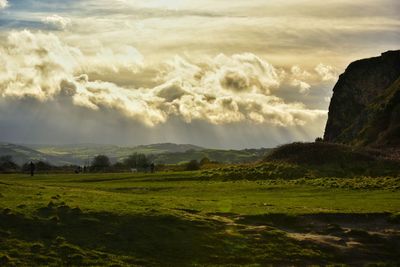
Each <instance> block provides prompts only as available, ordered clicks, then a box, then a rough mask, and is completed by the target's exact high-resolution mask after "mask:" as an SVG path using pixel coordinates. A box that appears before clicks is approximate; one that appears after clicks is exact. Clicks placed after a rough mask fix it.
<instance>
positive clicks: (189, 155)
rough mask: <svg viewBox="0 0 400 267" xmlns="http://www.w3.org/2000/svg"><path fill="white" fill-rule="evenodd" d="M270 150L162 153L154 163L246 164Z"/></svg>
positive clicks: (209, 150) (258, 158)
mask: <svg viewBox="0 0 400 267" xmlns="http://www.w3.org/2000/svg"><path fill="white" fill-rule="evenodd" d="M270 151H271V149H268V148H260V149H244V150H218V149H204V150H188V151H186V152H181V153H164V154H159V155H156V157H155V162H157V163H165V164H176V163H181V162H187V161H188V160H193V159H195V160H198V161H199V160H201V159H202V158H204V157H207V158H209V159H210V160H211V161H217V162H220V163H247V162H254V161H257V160H260V159H262V158H263V157H265V155H266V154H268V153H269V152H270Z"/></svg>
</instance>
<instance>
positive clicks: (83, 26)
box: [0, 0, 400, 148]
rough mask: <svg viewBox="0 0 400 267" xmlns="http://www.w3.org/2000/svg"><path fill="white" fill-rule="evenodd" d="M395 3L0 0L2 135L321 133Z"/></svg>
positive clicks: (246, 139)
mask: <svg viewBox="0 0 400 267" xmlns="http://www.w3.org/2000/svg"><path fill="white" fill-rule="evenodd" d="M398 10H400V2H399V1H397V0H380V1H377V0H374V1H373V0H353V1H347V0H331V1H317V0H279V1H278V0H269V1H265V0H229V1H228V0H196V1H194V0H185V1H184V0H147V1H136V0H108V1H105V0H96V1H95V0H70V1H65V0H64V1H61V0H0V141H5V142H13V143H40V144H74V143H100V144H117V145H139V144H151V143H161V142H174V143H191V144H196V145H201V146H204V147H216V148H257V147H274V146H276V145H279V144H283V143H288V142H293V141H311V140H314V139H315V138H316V137H319V136H323V132H324V128H325V124H326V120H327V112H328V108H329V101H330V97H331V96H332V89H333V86H334V85H335V83H336V81H337V79H338V77H339V75H340V74H341V73H343V72H344V70H345V69H346V67H347V65H348V64H349V63H350V62H352V61H354V60H357V59H361V58H367V57H373V56H378V55H380V54H381V53H382V52H384V51H387V50H395V49H399V44H400V15H399V13H398Z"/></svg>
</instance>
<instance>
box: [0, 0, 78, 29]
mask: <svg viewBox="0 0 400 267" xmlns="http://www.w3.org/2000/svg"><path fill="white" fill-rule="evenodd" d="M0 1H1V0H0ZM42 22H43V23H45V24H49V25H52V26H55V27H56V28H58V29H61V30H65V29H66V28H67V27H69V26H70V25H71V23H72V21H71V19H70V18H66V17H61V16H59V15H56V14H55V15H52V16H47V17H45V18H43V19H42Z"/></svg>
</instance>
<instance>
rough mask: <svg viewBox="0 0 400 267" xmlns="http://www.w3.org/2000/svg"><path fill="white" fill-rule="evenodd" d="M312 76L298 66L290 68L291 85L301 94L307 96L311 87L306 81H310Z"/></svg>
mask: <svg viewBox="0 0 400 267" xmlns="http://www.w3.org/2000/svg"><path fill="white" fill-rule="evenodd" d="M311 77H312V75H311V74H310V73H309V72H308V71H306V70H302V69H301V68H300V67H299V66H297V65H295V66H293V67H292V68H291V85H292V86H295V87H298V88H299V92H300V93H301V94H308V93H309V92H310V89H311V85H310V84H309V83H307V82H306V80H309V79H311Z"/></svg>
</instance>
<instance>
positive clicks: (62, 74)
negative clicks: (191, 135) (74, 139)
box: [0, 31, 326, 126]
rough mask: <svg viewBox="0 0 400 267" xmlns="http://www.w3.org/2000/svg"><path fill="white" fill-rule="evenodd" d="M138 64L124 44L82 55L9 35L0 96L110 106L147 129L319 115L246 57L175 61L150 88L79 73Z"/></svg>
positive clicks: (293, 121) (51, 42)
mask: <svg viewBox="0 0 400 267" xmlns="http://www.w3.org/2000/svg"><path fill="white" fill-rule="evenodd" d="M88 62H89V63H88ZM141 64H143V57H142V56H141V55H140V53H139V52H138V51H137V50H136V49H134V48H131V47H124V48H122V49H119V51H114V50H104V51H100V52H99V53H98V54H97V55H85V54H84V53H83V52H82V51H81V50H80V49H78V48H75V47H71V46H69V45H67V44H65V43H63V42H62V41H61V40H60V39H59V38H58V37H56V36H55V35H53V34H44V33H40V32H39V33H32V32H29V31H21V32H12V33H11V34H10V35H9V37H8V40H7V42H6V44H5V45H3V46H2V47H0V95H1V96H2V97H14V98H24V97H32V98H36V99H39V100H41V101H51V100H52V99H54V98H55V97H58V96H60V95H62V96H66V97H70V98H71V100H72V101H73V102H74V103H75V104H76V105H79V106H84V107H87V108H90V109H94V110H96V109H104V108H105V109H114V110H117V111H120V112H121V113H122V114H124V115H125V116H128V117H131V118H133V119H135V120H138V121H141V122H143V123H144V124H146V125H149V126H154V125H157V124H160V123H164V122H166V121H167V120H168V119H169V118H170V117H172V116H174V117H179V118H182V119H183V120H184V121H186V122H191V121H193V120H203V121H207V122H209V123H212V124H227V123H233V122H242V121H251V122H254V123H270V124H274V125H280V126H289V125H291V126H293V125H304V124H306V123H307V122H310V121H313V120H316V119H317V118H319V117H321V116H325V115H326V112H325V111H323V110H313V109H308V108H307V107H306V106H305V105H303V104H301V103H286V102H285V101H284V100H283V99H282V98H279V97H277V96H275V95H274V94H273V92H274V90H275V89H277V88H279V86H280V84H281V82H282V77H281V74H280V71H279V70H277V69H276V68H275V67H274V66H272V65H271V64H269V63H268V62H266V61H264V60H263V59H261V58H259V57H257V56H256V55H254V54H250V53H245V54H236V55H232V56H227V55H224V54H221V55H218V56H216V57H214V58H210V59H208V60H204V61H202V62H197V63H194V62H191V61H190V60H187V59H184V58H181V57H175V58H174V59H173V60H172V61H170V62H168V63H167V64H165V65H164V66H163V67H162V70H160V73H159V75H158V77H157V81H158V84H159V85H158V86H155V87H154V88H127V87H122V86H118V85H116V84H114V83H111V82H107V81H100V80H97V81H93V80H90V78H89V76H88V75H87V73H90V72H93V71H99V70H107V68H108V69H110V70H113V71H119V70H120V69H122V68H123V69H125V70H128V71H137V70H138V69H140V67H141ZM303 74H304V73H303Z"/></svg>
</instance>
